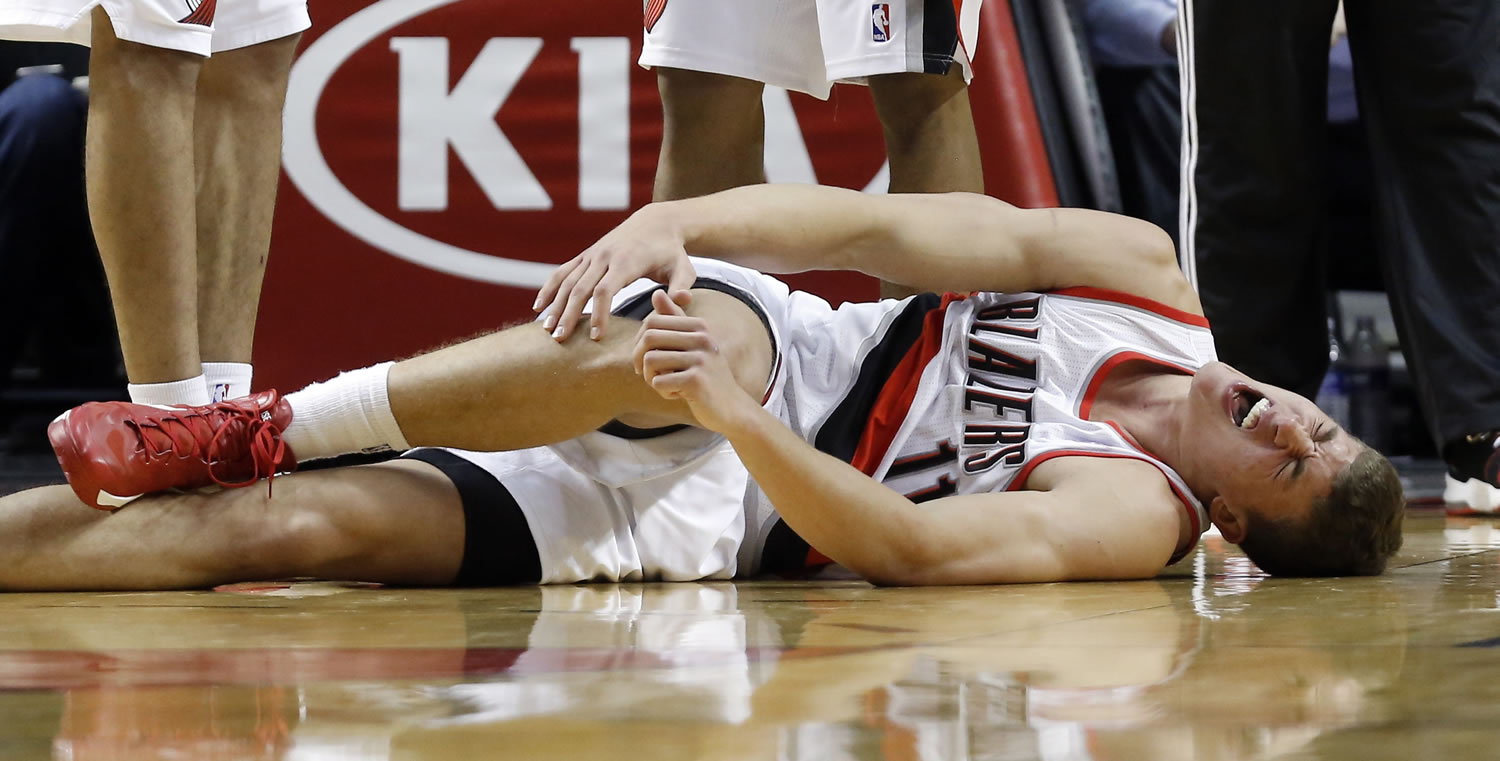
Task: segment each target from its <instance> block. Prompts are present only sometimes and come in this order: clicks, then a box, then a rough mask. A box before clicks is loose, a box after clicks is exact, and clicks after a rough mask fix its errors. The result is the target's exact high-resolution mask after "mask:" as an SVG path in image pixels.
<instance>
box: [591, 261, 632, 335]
mask: <svg viewBox="0 0 1500 761" xmlns="http://www.w3.org/2000/svg"><path fill="white" fill-rule="evenodd" d="M624 279H625V278H624V276H622V275H617V274H615V273H614V272H606V273H604V277H602V278H600V279H599V284H598V285H596V286H594V313H593V314H592V315H591V316H590V317H589V338H592V339H594V340H595V341H597V340H599V339H600V338H603V337H604V330H605V328H607V327H608V326H609V317H610V314H609V309H607V308H605V306H604V305H611V304H613V303H614V300H615V294H616V293H618V292H619V291H620V289H621V288H623V287H624V286H625V283H623V282H621V281H622V280H624Z"/></svg>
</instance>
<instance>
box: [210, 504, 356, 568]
mask: <svg viewBox="0 0 1500 761" xmlns="http://www.w3.org/2000/svg"><path fill="white" fill-rule="evenodd" d="M273 489H274V487H273ZM234 496H236V497H238V499H235V500H234V502H236V503H238V504H235V505H233V506H232V508H227V509H226V510H225V513H224V515H232V516H234V519H233V520H232V521H230V522H229V523H228V525H227V526H226V525H225V524H223V523H219V522H215V524H214V526H215V531H214V533H215V534H217V535H218V536H220V537H221V538H222V540H223V541H222V542H220V543H219V545H220V546H218V547H217V548H215V550H214V551H212V552H209V553H205V555H204V556H203V562H205V563H206V564H208V565H210V566H212V567H211V568H205V569H203V570H204V571H209V572H211V573H209V574H208V575H209V576H216V577H217V576H223V577H227V578H235V579H241V580H247V581H248V580H262V579H282V578H291V577H296V576H311V575H316V572H317V570H318V569H319V568H324V567H327V566H328V565H329V564H330V563H331V562H332V561H334V560H337V559H339V558H344V557H347V556H349V555H351V554H354V553H356V552H358V551H360V550H359V549H358V548H357V547H356V545H357V544H358V543H359V542H358V537H357V536H355V535H353V534H352V533H350V532H348V531H345V530H343V529H342V528H341V527H340V526H338V525H337V524H336V523H335V522H334V521H333V520H331V519H330V517H329V516H326V515H323V514H321V513H319V512H317V511H313V510H306V509H300V508H299V507H298V506H297V504H296V500H293V499H286V498H280V497H276V496H274V494H273V495H271V496H268V495H267V494H266V492H265V491H264V490H263V488H262V487H261V486H259V485H257V486H253V487H248V488H247V489H245V490H243V491H241V492H238V493H236V494H235V495H234ZM249 503H255V504H249Z"/></svg>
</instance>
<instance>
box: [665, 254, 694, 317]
mask: <svg viewBox="0 0 1500 761" xmlns="http://www.w3.org/2000/svg"><path fill="white" fill-rule="evenodd" d="M697 279H698V273H696V272H694V271H693V267H692V265H690V264H689V265H683V266H680V267H678V268H677V269H675V270H672V277H671V278H670V279H668V281H667V291H668V294H667V295H668V296H670V297H671V299H672V300H673V301H675V302H677V304H678V305H679V306H683V307H686V306H687V305H688V304H691V303H693V292H692V291H691V290H689V289H690V288H692V287H693V283H694V282H696V281H697Z"/></svg>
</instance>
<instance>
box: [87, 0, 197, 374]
mask: <svg viewBox="0 0 1500 761" xmlns="http://www.w3.org/2000/svg"><path fill="white" fill-rule="evenodd" d="M92 42H93V58H92V63H91V66H90V76H89V90H90V92H89V119H88V122H89V123H88V141H87V143H88V147H87V159H86V162H87V175H88V183H87V184H88V201H89V214H90V217H91V219H92V222H93V227H94V237H95V239H96V240H97V241H98V244H99V254H100V257H101V258H102V259H103V262H104V269H105V273H106V275H107V276H108V279H109V287H110V295H111V298H112V299H113V301H114V308H115V320H116V322H117V323H118V326H119V331H120V346H121V349H122V350H123V353H124V357H125V369H126V372H127V374H128V375H129V376H130V381H131V383H132V384H148V383H167V382H172V381H181V380H185V379H189V378H195V377H197V376H199V375H200V374H201V373H202V367H201V366H200V361H199V356H198V320H197V316H198V293H197V259H196V254H195V249H196V246H197V226H196V215H195V213H194V208H193V193H194V187H193V153H192V150H191V149H190V147H189V146H191V145H192V144H193V101H194V91H195V88H196V85H197V80H198V71H199V68H200V67H201V65H202V61H203V59H202V58H199V57H198V56H195V55H192V54H190V53H183V52H180V51H175V50H165V49H161V48H153V47H150V46H147V45H140V44H137V43H133V42H124V41H121V40H119V39H117V38H116V37H115V34H114V30H113V27H112V26H111V25H110V21H109V17H108V15H107V14H105V13H104V11H103V9H102V8H95V9H94V16H93V40H92ZM199 385H201V383H200V384H199ZM200 390H201V391H202V392H203V394H202V397H203V398H204V399H206V398H207V391H206V389H200ZM194 401H197V400H194Z"/></svg>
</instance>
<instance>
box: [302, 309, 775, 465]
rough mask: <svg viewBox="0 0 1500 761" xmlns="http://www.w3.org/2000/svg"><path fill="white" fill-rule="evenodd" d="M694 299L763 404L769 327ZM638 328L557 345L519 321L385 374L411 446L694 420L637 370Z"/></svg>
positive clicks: (506, 444)
mask: <svg viewBox="0 0 1500 761" xmlns="http://www.w3.org/2000/svg"><path fill="white" fill-rule="evenodd" d="M692 293H693V301H692V304H691V305H690V306H689V307H688V309H687V311H688V314H689V315H691V316H693V317H698V318H701V319H703V320H705V321H707V322H708V324H709V327H710V331H711V332H712V333H713V335H715V336H716V337H717V338H718V339H719V340H720V344H719V346H720V350H721V351H723V352H724V353H725V354H726V355H727V356H728V357H729V360H730V366H731V367H733V368H734V370H735V377H736V379H737V380H738V381H739V383H740V387H741V388H743V389H745V391H746V393H749V394H752V395H754V396H755V397H756V398H759V397H760V394H761V393H763V392H764V390H765V387H766V381H767V378H768V376H769V373H770V368H771V361H772V353H771V342H770V339H769V337H768V336H767V335H766V331H765V327H764V326H763V325H762V324H761V322H760V320H759V318H757V317H756V316H755V313H754V312H752V311H751V310H750V308H749V307H747V306H745V304H744V303H743V302H741V301H739V300H738V299H736V298H734V297H732V296H728V295H726V294H723V293H720V292H718V291H711V290H705V289H695V290H693V292H692ZM638 327H639V323H636V322H634V321H632V320H626V319H622V318H618V317H617V318H615V319H613V320H611V322H610V324H609V329H608V331H607V332H606V333H605V334H604V337H603V338H602V339H601V340H599V341H591V340H589V339H588V338H586V337H584V336H582V335H581V334H574V336H573V337H572V338H571V339H569V340H568V341H567V342H566V343H562V344H559V343H557V342H556V341H554V340H552V337H551V336H550V335H548V334H547V332H546V331H544V330H543V329H542V328H541V326H539V325H520V326H517V327H514V328H510V329H508V330H503V331H500V332H498V333H493V334H491V335H488V336H484V337H481V338H476V339H474V340H471V341H466V342H464V343H461V344H457V345H455V346H450V347H448V348H445V349H440V350H438V351H435V352H432V353H431V354H425V355H422V356H419V357H415V358H413V359H408V360H406V361H404V362H399V363H397V364H396V365H395V366H394V367H392V368H391V371H390V376H389V394H390V405H391V411H392V413H394V415H395V418H396V421H397V422H398V423H399V425H400V427H401V432H402V434H403V435H404V436H405V437H406V440H407V442H408V443H409V444H411V445H412V446H449V447H457V448H460V449H473V450H480V451H499V450H511V449H524V448H527V447H534V446H540V445H544V444H551V443H555V442H558V441H563V440H565V439H570V438H574V437H576V436H580V435H582V434H585V433H588V432H590V431H593V430H596V429H597V428H599V427H600V426H602V425H604V424H605V423H608V422H609V421H611V420H614V419H619V420H620V421H621V422H623V423H625V424H627V425H633V426H637V427H643V428H646V427H655V426H661V425H672V424H679V423H685V424H692V423H693V422H694V420H693V417H692V413H690V412H689V411H688V408H687V405H686V404H685V403H683V402H680V401H667V400H665V399H663V398H661V396H660V395H658V394H657V393H656V392H655V391H654V390H652V389H651V387H650V386H648V385H646V383H645V381H644V380H642V379H641V377H640V376H638V375H636V374H635V369H634V366H633V364H632V357H631V353H632V351H633V349H634V347H635V337H636V331H637V329H638ZM294 408H295V403H294ZM295 424H296V420H295V418H294V419H293V425H295ZM294 448H295V447H294ZM299 456H300V454H299Z"/></svg>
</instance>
